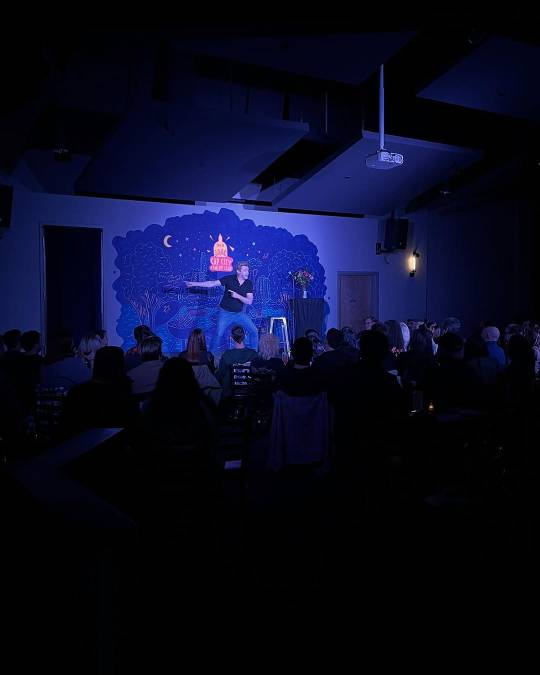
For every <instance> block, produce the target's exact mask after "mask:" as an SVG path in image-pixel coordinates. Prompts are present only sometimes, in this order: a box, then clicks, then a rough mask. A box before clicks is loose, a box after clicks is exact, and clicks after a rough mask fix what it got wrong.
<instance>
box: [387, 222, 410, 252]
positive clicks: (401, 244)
mask: <svg viewBox="0 0 540 675" xmlns="http://www.w3.org/2000/svg"><path fill="white" fill-rule="evenodd" d="M408 232H409V221H408V220H407V219H406V218H388V220H387V221H386V223H385V225H384V249H385V250H386V251H394V250H395V249H400V250H403V249H406V248H407V235H408Z"/></svg>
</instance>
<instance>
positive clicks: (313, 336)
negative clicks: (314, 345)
mask: <svg viewBox="0 0 540 675" xmlns="http://www.w3.org/2000/svg"><path fill="white" fill-rule="evenodd" d="M304 336H305V337H307V339H308V340H311V342H320V341H321V336H320V335H319V331H318V330H315V328H308V329H307V330H306V332H305V333H304Z"/></svg>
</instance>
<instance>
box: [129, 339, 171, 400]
mask: <svg viewBox="0 0 540 675" xmlns="http://www.w3.org/2000/svg"><path fill="white" fill-rule="evenodd" d="M161 346H162V341H161V338H160V337H158V336H157V335H154V336H153V337H149V338H146V340H143V342H142V344H141V359H142V363H141V364H140V365H139V366H136V367H135V368H132V370H130V371H129V377H130V378H131V380H132V381H133V384H132V390H133V393H134V394H139V395H140V394H149V393H150V392H152V391H154V387H155V386H156V382H157V379H158V375H159V371H160V370H161V367H162V366H163V362H164V360H165V359H164V358H163V354H162V353H161Z"/></svg>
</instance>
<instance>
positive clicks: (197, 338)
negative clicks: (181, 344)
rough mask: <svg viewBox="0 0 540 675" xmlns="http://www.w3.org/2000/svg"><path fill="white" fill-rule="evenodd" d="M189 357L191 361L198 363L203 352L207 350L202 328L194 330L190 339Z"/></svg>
mask: <svg viewBox="0 0 540 675" xmlns="http://www.w3.org/2000/svg"><path fill="white" fill-rule="evenodd" d="M186 351H187V356H188V359H189V360H190V361H198V360H199V356H200V354H201V352H205V351H207V350H206V340H205V338H204V333H203V331H202V329H201V328H194V329H193V330H192V331H191V334H190V336H189V339H188V344H187V350H186Z"/></svg>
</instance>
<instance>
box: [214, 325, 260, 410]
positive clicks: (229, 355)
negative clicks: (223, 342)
mask: <svg viewBox="0 0 540 675" xmlns="http://www.w3.org/2000/svg"><path fill="white" fill-rule="evenodd" d="M231 337H232V339H233V342H234V348H233V349H227V351H225V352H223V355H222V357H221V359H220V361H219V368H218V371H217V373H216V377H217V379H218V380H219V381H220V382H221V385H222V386H223V397H224V398H226V397H227V396H230V395H231V394H232V383H231V366H232V365H233V363H250V362H251V361H252V360H253V359H255V358H257V352H256V351H255V350H254V349H249V348H247V347H246V346H245V344H244V341H245V339H246V332H245V330H244V329H243V328H242V326H234V328H233V329H232V330H231Z"/></svg>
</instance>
